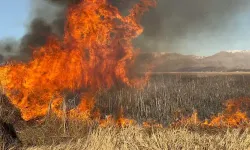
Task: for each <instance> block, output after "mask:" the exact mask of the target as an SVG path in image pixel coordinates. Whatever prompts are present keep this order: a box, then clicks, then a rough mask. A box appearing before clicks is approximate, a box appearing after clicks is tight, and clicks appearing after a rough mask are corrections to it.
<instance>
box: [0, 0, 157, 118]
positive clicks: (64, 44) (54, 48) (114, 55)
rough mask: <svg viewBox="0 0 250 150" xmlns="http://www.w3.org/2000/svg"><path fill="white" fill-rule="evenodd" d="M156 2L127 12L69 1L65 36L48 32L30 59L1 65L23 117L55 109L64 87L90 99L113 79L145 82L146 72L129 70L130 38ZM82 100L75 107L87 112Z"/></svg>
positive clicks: (97, 2)
mask: <svg viewBox="0 0 250 150" xmlns="http://www.w3.org/2000/svg"><path fill="white" fill-rule="evenodd" d="M155 5H156V2H155V0H142V1H140V2H139V3H138V4H136V5H135V6H134V7H133V8H132V9H131V10H130V11H129V12H130V14H129V15H128V16H122V15H121V14H120V12H119V11H118V9H117V8H116V7H114V6H111V5H109V4H108V2H107V0H84V1H81V3H79V4H77V5H72V6H70V7H69V9H68V12H67V22H66V26H65V34H64V37H63V40H59V38H57V37H56V36H55V35H51V37H49V38H48V41H47V43H46V44H45V45H44V46H43V47H41V48H36V49H34V54H33V59H32V61H30V62H28V63H16V62H12V63H9V64H8V65H5V66H3V67H1V68H0V73H1V83H2V86H3V87H4V88H5V93H6V94H7V96H9V98H10V100H11V102H12V103H13V104H14V105H15V106H16V107H18V108H19V109H20V111H21V113H22V117H23V119H25V120H30V119H34V118H36V117H39V116H44V115H45V114H46V112H47V111H48V105H49V104H50V102H51V107H52V109H53V110H55V111H59V110H60V108H59V107H60V106H61V103H62V101H63V94H64V93H65V92H67V91H81V92H82V93H84V94H86V93H88V94H87V95H88V96H87V97H88V99H93V95H94V93H95V92H96V91H97V90H98V89H102V88H110V87H111V86H113V85H116V84H117V83H123V84H126V85H129V86H138V85H141V84H143V83H144V82H145V81H146V80H147V79H148V75H147V74H146V75H145V77H143V78H134V76H133V75H132V74H131V73H130V72H129V70H130V69H131V67H132V66H133V63H134V60H135V57H136V51H135V50H134V47H133V45H132V40H133V39H134V38H136V37H137V36H138V35H140V34H141V33H142V32H143V27H142V26H141V25H140V24H139V22H140V16H141V15H142V14H143V13H144V12H145V11H147V10H148V8H149V7H151V6H155ZM90 93H91V94H90ZM82 99H83V100H82V104H80V105H79V107H81V108H79V110H80V111H85V110H86V109H88V108H87V107H86V106H85V103H86V101H85V100H86V96H85V97H83V98H82ZM85 107H86V108H85Z"/></svg>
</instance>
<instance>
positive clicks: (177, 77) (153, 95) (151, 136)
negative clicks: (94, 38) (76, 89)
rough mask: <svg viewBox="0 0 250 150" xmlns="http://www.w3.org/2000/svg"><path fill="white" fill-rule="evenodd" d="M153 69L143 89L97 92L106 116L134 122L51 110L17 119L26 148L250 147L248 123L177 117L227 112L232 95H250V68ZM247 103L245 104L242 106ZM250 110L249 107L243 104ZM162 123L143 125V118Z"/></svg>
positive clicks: (233, 97)
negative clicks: (110, 122)
mask: <svg viewBox="0 0 250 150" xmlns="http://www.w3.org/2000/svg"><path fill="white" fill-rule="evenodd" d="M211 74H212V73H190V74H185V73H165V74H159V73H158V74H153V76H152V78H151V80H150V81H149V82H148V83H147V85H146V86H145V87H144V88H143V89H135V88H118V87H114V88H112V89H110V90H108V91H101V92H99V94H98V95H97V96H96V105H95V107H96V108H98V109H100V112H101V114H102V116H103V117H105V116H106V115H109V114H112V115H113V116H114V118H117V117H119V116H118V114H119V112H120V110H121V109H122V110H123V115H124V117H126V118H129V119H134V120H135V121H136V123H135V124H134V125H131V126H129V127H125V128H122V127H117V126H107V127H100V126H98V124H96V123H94V122H91V121H79V120H74V121H69V122H68V124H67V129H66V130H65V124H64V121H63V120H61V119H58V118H56V117H54V116H50V117H48V118H46V119H45V121H43V122H41V123H34V122H32V123H27V122H23V123H17V124H16V126H15V127H16V130H17V133H18V136H19V137H20V139H21V141H22V143H23V148H24V149H30V150H39V149H55V150H57V149H58V150H59V149H248V148H249V147H250V133H249V131H248V130H247V129H245V128H230V127H228V128H224V127H211V128H210V127H200V126H199V125H195V124H194V125H192V126H191V127H190V126H185V124H183V125H182V126H180V127H179V126H178V127H173V126H170V125H171V124H172V123H174V122H176V121H178V120H180V119H181V118H182V117H185V116H190V115H191V114H192V113H193V112H194V111H197V113H198V117H199V120H205V119H210V118H211V116H214V115H217V114H218V113H221V112H223V110H224V109H225V106H224V105H223V104H224V102H226V101H227V100H228V99H239V98H242V97H250V74H247V73H245V74H241V73H233V74H230V73H227V74H222V73H218V74H215V73H213V75H211ZM243 109H244V108H243ZM244 111H247V110H244ZM248 113H249V112H247V114H248ZM146 121H147V122H154V123H159V124H161V125H162V126H163V127H153V126H151V127H148V126H143V122H146Z"/></svg>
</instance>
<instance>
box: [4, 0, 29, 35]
mask: <svg viewBox="0 0 250 150" xmlns="http://www.w3.org/2000/svg"><path fill="white" fill-rule="evenodd" d="M28 16H29V0H0V18H1V24H0V39H3V38H7V37H11V38H17V39H18V38H21V37H22V36H23V35H24V33H25V30H26V28H25V25H26V22H27V20H28Z"/></svg>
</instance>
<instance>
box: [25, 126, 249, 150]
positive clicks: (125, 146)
mask: <svg viewBox="0 0 250 150" xmlns="http://www.w3.org/2000/svg"><path fill="white" fill-rule="evenodd" d="M249 147H250V134H248V132H247V131H245V132H243V133H241V132H240V131H239V130H232V131H227V132H226V133H223V134H222V133H217V134H215V135H209V134H199V133H196V132H191V131H188V130H187V129H155V130H151V131H148V130H146V129H143V128H141V127H135V126H134V127H129V128H123V129H116V128H114V127H110V128H97V129H95V130H94V131H92V132H91V133H90V134H88V135H87V136H86V137H85V138H80V139H78V140H77V141H74V140H72V141H71V140H69V141H67V142H65V143H62V144H59V145H55V144H52V145H48V146H37V147H29V148H28V150H45V149H46V150H84V149H88V150H112V149H122V150H130V149H138V150H139V149H140V150H142V149H143V150H144V149H145V150H152V149H155V150H157V149H158V150H163V149H169V150H172V149H185V150H186V149H187V150H193V149H210V150H214V149H227V150H230V149H232V150H233V149H235V150H236V149H237V150H241V149H242V150H245V149H248V148H249Z"/></svg>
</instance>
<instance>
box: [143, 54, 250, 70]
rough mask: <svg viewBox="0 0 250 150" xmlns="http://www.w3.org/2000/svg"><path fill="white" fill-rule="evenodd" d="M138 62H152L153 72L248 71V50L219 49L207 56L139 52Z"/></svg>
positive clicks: (249, 66) (249, 64) (249, 55)
mask: <svg viewBox="0 0 250 150" xmlns="http://www.w3.org/2000/svg"><path fill="white" fill-rule="evenodd" d="M138 63H139V64H140V65H144V64H145V63H152V64H153V65H154V66H155V67H154V71H155V72H171V71H174V72H183V71H185V72H199V71H204V72H206V71H207V72H208V71H209V72H210V71H216V72H218V71H219V72H220V71H224V72H226V71H250V51H248V50H233V51H221V52H219V53H216V54H214V55H212V56H207V57H202V56H195V55H182V54H179V53H165V52H152V53H141V54H140V55H139V57H138Z"/></svg>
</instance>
